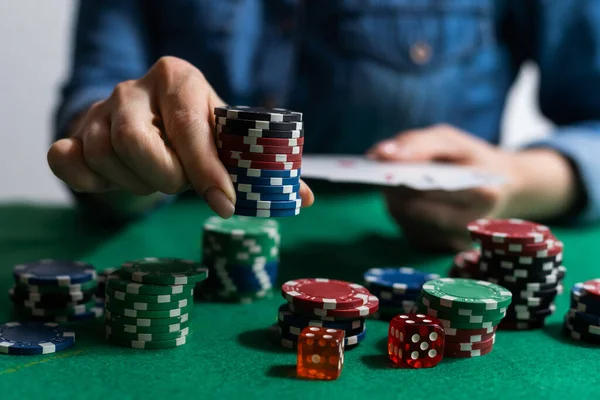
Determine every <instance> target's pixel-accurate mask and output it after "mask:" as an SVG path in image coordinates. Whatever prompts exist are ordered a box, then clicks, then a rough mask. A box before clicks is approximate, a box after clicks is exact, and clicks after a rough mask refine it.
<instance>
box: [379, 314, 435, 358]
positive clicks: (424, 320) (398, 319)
mask: <svg viewBox="0 0 600 400" xmlns="http://www.w3.org/2000/svg"><path fill="white" fill-rule="evenodd" d="M444 342H445V334H444V328H443V327H442V323H441V322H440V321H439V320H438V319H437V318H434V317H431V316H429V315H425V314H400V315H397V316H395V317H394V318H392V320H391V321H390V326H389V330H388V355H389V356H390V359H391V360H392V361H393V362H394V364H396V365H398V366H400V367H410V368H429V367H434V366H436V365H437V364H439V362H440V361H441V360H442V358H443V356H444Z"/></svg>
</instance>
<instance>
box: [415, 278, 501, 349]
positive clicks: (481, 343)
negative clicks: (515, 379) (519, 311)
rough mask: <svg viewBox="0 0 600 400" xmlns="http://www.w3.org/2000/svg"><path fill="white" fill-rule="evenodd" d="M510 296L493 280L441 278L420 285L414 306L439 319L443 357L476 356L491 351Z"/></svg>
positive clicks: (420, 311) (419, 310)
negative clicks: (492, 281) (444, 340)
mask: <svg viewBox="0 0 600 400" xmlns="http://www.w3.org/2000/svg"><path fill="white" fill-rule="evenodd" d="M511 299H512V294H511V293H510V291H508V290H507V289H505V288H503V287H502V286H499V285H496V284H493V283H489V282H485V281H476V280H473V279H464V278H441V279H435V280H432V281H429V282H427V283H425V284H424V285H423V291H422V292H421V296H420V297H419V299H418V301H417V307H416V309H417V312H419V313H422V314H426V315H430V316H432V317H436V318H437V319H439V320H440V322H441V323H442V325H443V327H444V332H445V335H446V344H445V346H444V357H464V358H468V357H478V356H482V355H484V354H488V353H490V352H491V351H492V348H493V346H494V341H495V330H496V327H497V326H498V324H500V321H502V318H504V316H505V315H506V310H507V308H508V306H509V305H510V302H511Z"/></svg>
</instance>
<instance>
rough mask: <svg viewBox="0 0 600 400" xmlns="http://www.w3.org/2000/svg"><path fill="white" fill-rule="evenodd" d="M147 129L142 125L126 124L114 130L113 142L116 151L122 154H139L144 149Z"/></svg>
mask: <svg viewBox="0 0 600 400" xmlns="http://www.w3.org/2000/svg"><path fill="white" fill-rule="evenodd" d="M146 131H147V129H146V127H144V126H143V125H142V124H136V123H131V122H125V123H123V124H121V125H119V126H116V127H114V128H113V129H112V132H111V140H112V143H113V145H114V146H115V150H116V151H117V152H119V153H120V154H130V153H133V152H137V151H139V150H140V148H141V147H142V141H143V138H144V137H145V134H146Z"/></svg>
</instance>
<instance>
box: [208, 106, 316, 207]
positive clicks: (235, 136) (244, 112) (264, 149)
mask: <svg viewBox="0 0 600 400" xmlns="http://www.w3.org/2000/svg"><path fill="white" fill-rule="evenodd" d="M214 113H215V120H216V143H217V148H218V152H219V158H220V160H221V162H222V163H223V165H225V168H226V169H227V171H228V172H229V176H230V177H231V180H232V181H233V185H234V187H235V191H236V197H237V200H236V204H235V214H237V215H245V216H252V217H288V216H293V215H298V214H299V213H300V206H301V204H302V199H301V198H300V197H299V192H300V167H301V164H302V147H303V145H304V130H303V126H302V114H301V113H298V112H294V111H289V110H285V109H277V108H275V109H268V108H260V107H245V106H236V107H233V106H223V107H216V108H215V109H214Z"/></svg>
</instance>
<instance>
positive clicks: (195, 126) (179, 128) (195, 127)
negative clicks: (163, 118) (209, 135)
mask: <svg viewBox="0 0 600 400" xmlns="http://www.w3.org/2000/svg"><path fill="white" fill-rule="evenodd" d="M165 128H166V132H167V136H168V137H169V140H171V141H172V142H174V143H176V142H177V140H179V139H180V138H182V137H187V136H189V135H190V134H192V133H194V132H210V130H211V129H210V124H209V122H208V119H207V118H203V117H202V116H201V115H200V114H199V113H198V112H195V111H192V110H187V109H180V110H178V111H176V112H174V113H173V114H172V115H171V116H170V118H169V120H168V124H167V126H165Z"/></svg>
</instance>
